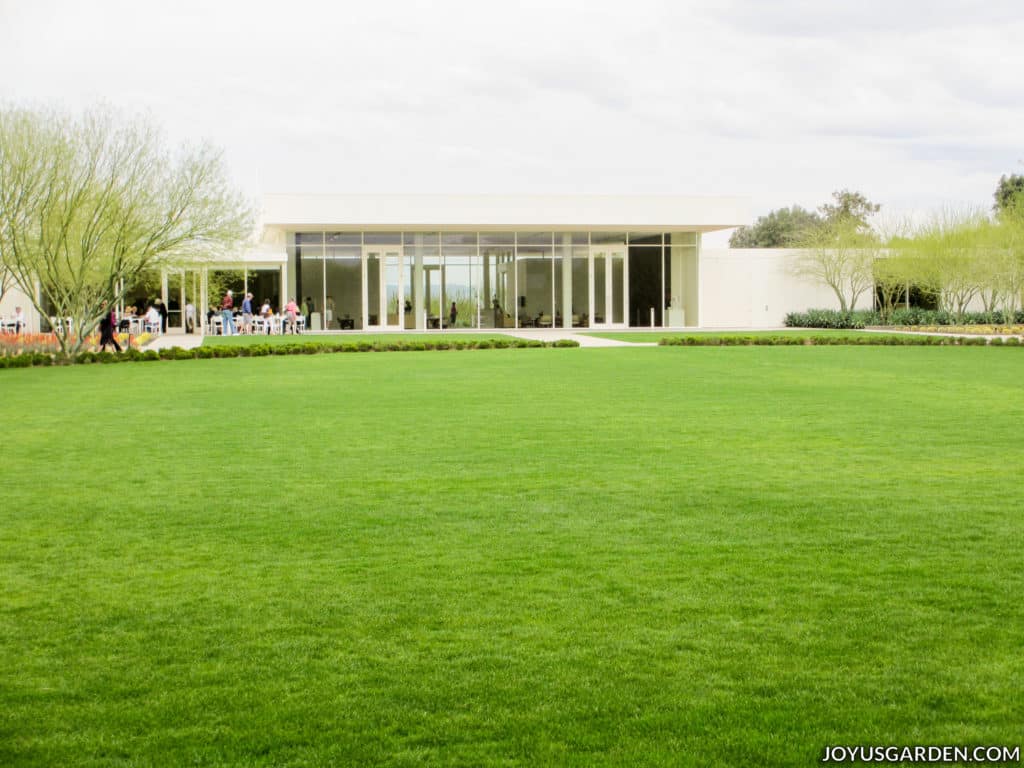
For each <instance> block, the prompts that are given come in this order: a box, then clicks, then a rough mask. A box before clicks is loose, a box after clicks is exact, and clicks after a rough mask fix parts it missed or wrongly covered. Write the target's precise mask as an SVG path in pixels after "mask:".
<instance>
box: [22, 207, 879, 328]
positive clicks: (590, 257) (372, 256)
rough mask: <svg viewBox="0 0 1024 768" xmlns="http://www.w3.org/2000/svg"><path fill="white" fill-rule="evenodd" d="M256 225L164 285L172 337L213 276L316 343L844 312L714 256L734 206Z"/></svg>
mask: <svg viewBox="0 0 1024 768" xmlns="http://www.w3.org/2000/svg"><path fill="white" fill-rule="evenodd" d="M260 216H261V224H260V231H259V242H258V243H257V244H256V245H254V246H253V247H251V248H249V249H248V250H247V251H246V252H245V253H244V254H242V255H240V256H239V257H238V258H237V259H233V260H230V261H224V262H220V263H217V264H210V263H202V264H200V263H197V264H196V265H195V266H194V267H187V268H185V269H184V270H178V271H176V272H169V273H165V274H164V275H163V276H162V285H161V286H160V292H161V294H162V298H163V300H164V302H165V303H166V304H167V305H168V307H169V308H170V310H171V317H170V325H171V327H172V328H173V327H175V326H177V327H180V326H181V325H182V320H183V318H182V315H183V313H182V311H181V308H182V307H184V306H185V304H186V302H188V301H190V302H192V303H193V304H195V305H196V306H197V309H198V314H200V315H201V314H202V311H203V308H205V307H209V306H211V305H218V304H219V301H220V295H219V290H220V288H219V287H218V286H219V285H220V283H223V282H224V281H223V280H220V281H217V280H214V279H213V277H214V274H215V273H220V274H221V276H222V277H223V276H224V275H225V273H226V274H227V275H228V276H229V277H230V280H231V281H232V283H231V284H232V285H233V286H234V287H235V288H236V289H241V290H246V291H251V292H252V293H253V294H254V296H255V300H256V301H257V302H262V301H263V300H264V299H266V300H269V301H270V302H271V304H272V306H274V308H275V309H280V308H281V307H282V306H283V305H284V304H285V303H286V302H287V301H288V300H289V299H290V298H294V299H295V300H296V301H298V302H299V303H300V304H302V305H303V306H304V307H305V308H306V309H305V312H304V313H305V314H306V315H307V317H308V329H309V330H313V331H317V330H338V331H342V330H353V331H387V330H414V329H415V330H425V331H429V330H435V329H436V330H447V329H450V328H456V329H473V328H481V329H502V330H511V329H523V328H564V329H622V328H650V327H655V328H696V327H708V328H770V327H778V326H779V325H781V324H782V321H783V318H784V317H785V315H786V313H787V312H791V311H802V310H806V309H808V308H816V307H820V308H832V307H837V306H838V305H837V301H836V298H835V296H834V294H833V293H832V291H831V290H830V289H828V288H827V287H825V286H822V285H817V284H814V283H809V282H807V281H805V280H801V279H799V278H797V277H795V276H794V275H793V271H792V269H791V262H792V260H793V258H794V257H795V256H796V253H797V252H795V251H785V250H773V249H750V250H732V249H724V248H721V249H705V248H703V244H702V238H703V236H704V235H705V234H706V233H708V232H714V231H718V230H724V229H730V228H733V227H736V226H740V225H742V224H745V223H747V222H749V220H750V217H749V213H748V210H747V206H746V203H745V202H744V201H743V200H741V199H738V198H729V197H677V196H550V195H549V196H525V195H519V196H499V195H280V194H276V195H266V196H265V197H264V198H263V199H262V207H261V211H260ZM22 298H24V297H22ZM128 298H129V300H132V299H134V298H136V297H133V296H129V297H128ZM148 298H153V297H148ZM18 301H19V299H18V297H17V295H16V294H9V295H8V296H6V297H5V298H4V301H3V304H4V305H5V306H6V305H11V306H13V305H14V303H16V302H18ZM863 301H864V302H865V305H866V306H870V305H871V301H872V297H871V296H870V295H868V296H865V297H864V299H863ZM22 303H27V302H24V301H23V302H22ZM32 320H34V325H35V326H36V327H40V326H43V329H44V330H45V322H43V323H40V322H39V319H38V318H35V317H34V315H33V317H32ZM199 327H200V329H201V327H202V324H201V323H200V325H199Z"/></svg>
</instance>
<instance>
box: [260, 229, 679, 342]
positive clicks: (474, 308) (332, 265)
mask: <svg viewBox="0 0 1024 768" xmlns="http://www.w3.org/2000/svg"><path fill="white" fill-rule="evenodd" d="M290 239H291V242H290V245H289V248H288V250H289V261H290V266H289V268H290V269H291V270H292V273H293V275H294V280H295V282H294V285H295V289H296V290H295V299H296V300H297V301H298V302H299V303H300V304H302V306H303V313H304V314H306V315H307V323H308V326H309V328H310V329H326V330H361V329H364V327H365V326H370V327H382V326H386V327H389V328H406V329H412V328H417V329H445V328H456V329H461V328H503V329H504V328H558V327H564V328H588V327H598V326H605V327H607V326H621V327H625V326H639V327H650V326H651V325H654V326H663V325H665V324H667V323H668V320H669V318H668V317H667V315H668V313H667V312H666V310H667V309H669V308H670V307H672V306H673V297H674V296H675V301H676V303H680V301H681V299H682V298H683V297H680V296H678V295H677V294H680V293H684V294H687V295H686V296H685V299H686V300H689V298H690V297H689V295H688V294H689V292H690V291H691V290H692V286H689V285H688V286H685V288H684V287H683V286H680V285H676V283H677V282H679V279H678V276H676V279H675V280H673V275H672V274H671V270H672V265H673V251H674V250H677V249H683V248H685V249H686V259H687V263H689V262H690V261H693V262H695V259H696V253H697V251H698V250H699V246H698V243H699V239H698V238H697V236H696V234H695V233H673V234H672V235H671V237H669V236H667V235H665V234H663V233H660V232H655V233H651V232H628V233H627V232H568V231H561V232H551V231H540V232H534V231H528V232H297V233H294V234H293V235H291V238H290ZM691 243H692V245H691ZM675 260H676V261H678V260H679V257H678V255H677V256H676V258H675ZM254 274H255V273H254ZM266 277H267V280H266V283H265V284H264V281H263V280H262V277H261V278H260V279H259V281H258V282H254V285H253V288H254V289H255V290H254V293H256V294H257V296H256V298H257V300H258V301H259V300H261V299H264V298H269V299H271V301H272V303H274V304H275V305H276V306H279V305H281V304H283V303H284V302H287V300H288V298H289V296H286V295H284V293H285V291H284V289H282V287H281V286H280V284H279V283H280V281H279V279H278V278H275V277H274V276H273V275H272V274H270V273H268V274H267V276H266ZM275 279H276V280H277V282H276V283H274V282H273V281H274V280H275ZM680 289H683V290H680ZM264 294H267V295H264ZM694 300H695V299H694ZM652 313H653V316H652Z"/></svg>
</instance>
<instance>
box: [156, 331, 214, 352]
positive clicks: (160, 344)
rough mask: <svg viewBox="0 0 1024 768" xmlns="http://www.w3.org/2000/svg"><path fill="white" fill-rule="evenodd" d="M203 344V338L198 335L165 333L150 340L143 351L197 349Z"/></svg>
mask: <svg viewBox="0 0 1024 768" xmlns="http://www.w3.org/2000/svg"><path fill="white" fill-rule="evenodd" d="M202 344H203V337H202V336H200V335H199V334H198V333H165V334H163V335H161V336H155V337H154V338H152V339H150V341H149V343H148V344H146V346H145V347H143V349H170V348H171V347H181V348H182V349H195V348H196V347H199V346H202Z"/></svg>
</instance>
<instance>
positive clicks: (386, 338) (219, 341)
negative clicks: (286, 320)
mask: <svg viewBox="0 0 1024 768" xmlns="http://www.w3.org/2000/svg"><path fill="white" fill-rule="evenodd" d="M508 338H509V335H508V334H506V333H500V332H492V333H488V332H486V331H484V332H481V331H463V332H461V333H460V332H458V331H420V332H419V333H352V332H346V333H315V332H310V333H297V334H296V333H285V334H278V335H273V336H267V335H265V334H260V335H258V336H257V335H253V336H241V335H239V336H204V337H203V345H204V346H213V345H222V346H235V347H241V346H249V345H252V344H357V343H359V342H362V341H367V342H370V343H373V342H375V341H381V342H397V341H456V340H459V339H462V340H476V341H482V340H483V339H508Z"/></svg>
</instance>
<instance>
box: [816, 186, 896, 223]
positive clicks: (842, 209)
mask: <svg viewBox="0 0 1024 768" xmlns="http://www.w3.org/2000/svg"><path fill="white" fill-rule="evenodd" d="M832 199H833V200H834V202H832V203H825V205H822V206H820V207H819V208H818V210H819V211H820V212H821V215H822V216H823V217H824V219H825V222H826V223H827V224H830V225H840V227H839V228H840V229H845V228H846V227H847V226H848V225H849V224H853V225H855V227H856V229H858V230H860V231H866V230H868V229H870V226H871V225H870V224H869V223H868V219H869V218H870V217H871V216H872V215H873V214H876V213H878V211H879V210H881V208H882V206H881V205H880V204H879V203H872V202H871V201H870V200H868V199H867V198H866V197H865V196H864V195H863V194H861V193H860V192H851V191H850V190H848V189H842V190H839V191H837V192H833V193H832Z"/></svg>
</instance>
